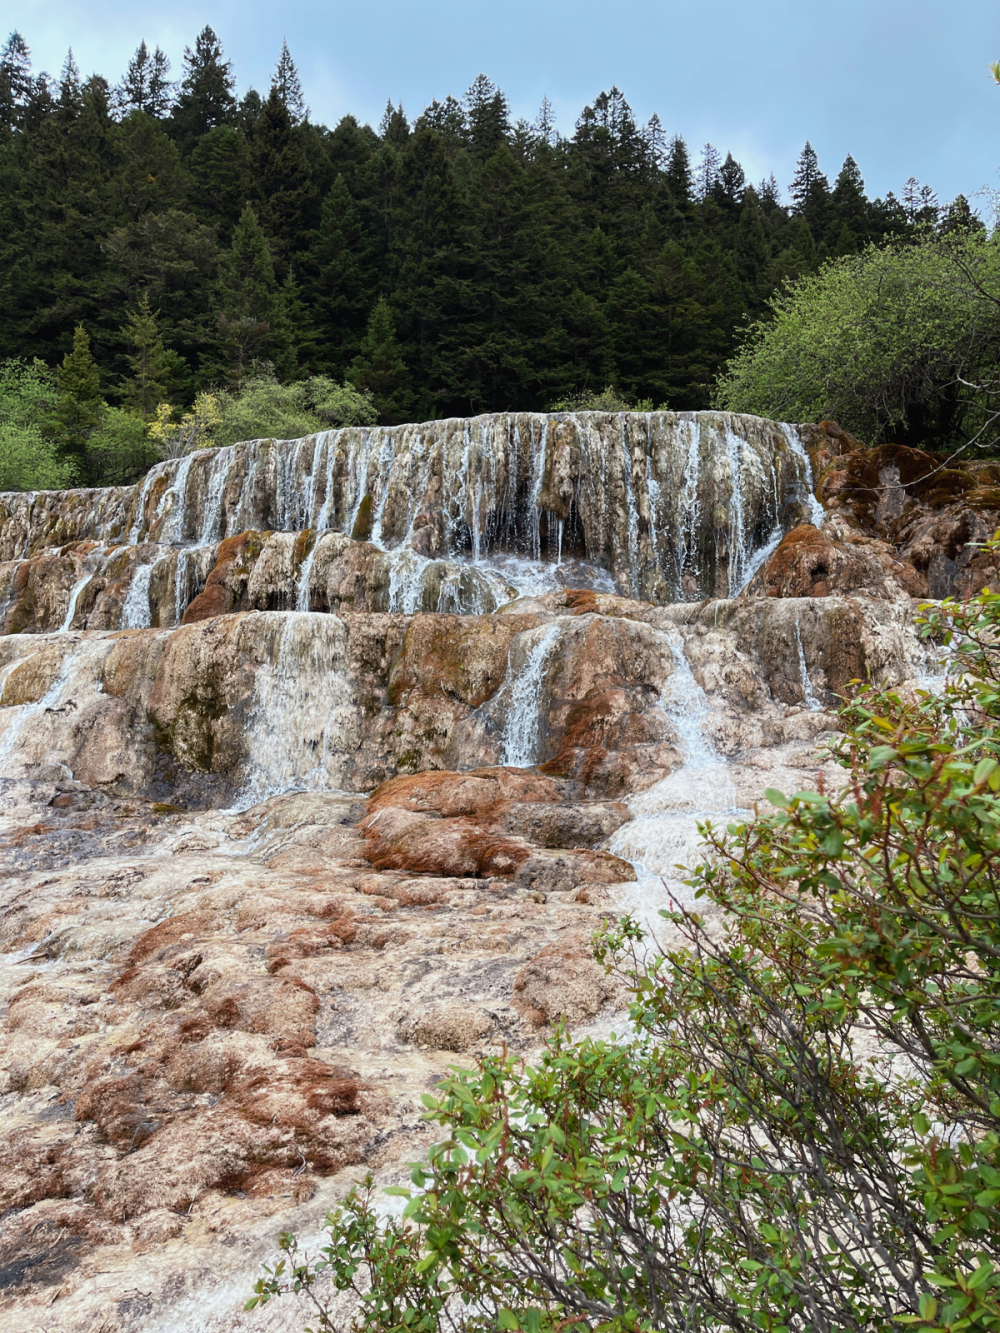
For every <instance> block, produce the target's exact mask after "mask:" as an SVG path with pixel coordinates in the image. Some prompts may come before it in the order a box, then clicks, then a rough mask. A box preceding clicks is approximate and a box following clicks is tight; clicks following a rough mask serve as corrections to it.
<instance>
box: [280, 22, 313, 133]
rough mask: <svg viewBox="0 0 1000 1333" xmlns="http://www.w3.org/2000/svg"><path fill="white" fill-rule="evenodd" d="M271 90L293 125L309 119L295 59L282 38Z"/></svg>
mask: <svg viewBox="0 0 1000 1333" xmlns="http://www.w3.org/2000/svg"><path fill="white" fill-rule="evenodd" d="M271 91H272V92H276V93H277V95H278V97H279V99H280V101H281V105H282V106H283V107H284V108H285V110H286V111H287V112H288V115H289V117H290V119H291V122H292V124H293V125H298V124H299V123H300V122H301V121H303V120H308V119H309V108H308V107H307V106H306V103H305V98H304V97H303V96H302V84H301V83H300V82H299V72H298V70H297V69H296V68H295V61H294V60H293V59H292V53H291V51H289V49H288V43H287V42H286V41H284V40H282V43H281V55H280V56H279V57H278V64H277V67H276V68H275V71H274V75H273V77H272V79H271Z"/></svg>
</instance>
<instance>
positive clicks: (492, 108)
mask: <svg viewBox="0 0 1000 1333" xmlns="http://www.w3.org/2000/svg"><path fill="white" fill-rule="evenodd" d="M463 101H464V103H465V117H466V123H467V125H468V133H469V141H470V143H471V144H472V148H473V151H474V152H475V153H476V154H477V155H478V156H479V157H481V158H487V157H492V156H493V154H494V153H495V152H496V150H497V149H498V148H499V147H500V144H501V143H502V142H503V141H504V140H505V139H506V138H507V136H508V135H509V134H510V108H509V107H508V105H507V98H506V97H505V96H504V94H503V93H502V92H501V91H500V89H499V88H498V87H497V86H496V84H495V83H493V82H492V81H491V80H490V79H488V78H487V77H486V75H485V74H477V75H476V77H475V78H474V79H473V81H472V83H471V84H470V85H469V88H468V90H467V92H466V94H465V97H464V99H463Z"/></svg>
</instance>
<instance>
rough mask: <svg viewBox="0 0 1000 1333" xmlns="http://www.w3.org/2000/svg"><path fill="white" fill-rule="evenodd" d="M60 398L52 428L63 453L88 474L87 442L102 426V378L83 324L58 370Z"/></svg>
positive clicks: (78, 328) (50, 427) (81, 472)
mask: <svg viewBox="0 0 1000 1333" xmlns="http://www.w3.org/2000/svg"><path fill="white" fill-rule="evenodd" d="M57 380H58V383H59V399H58V402H57V403H56V409H55V414H54V416H53V419H52V420H51V422H50V423H49V430H50V432H51V434H52V435H53V436H54V437H55V439H56V440H57V442H58V445H59V449H60V451H61V453H62V456H63V457H64V458H65V459H66V460H67V461H70V462H72V463H73V464H74V465H75V466H76V468H77V469H78V471H79V473H80V474H81V475H85V473H86V450H87V441H88V439H89V438H90V436H91V435H92V434H93V432H94V430H96V428H97V427H98V425H100V421H101V410H102V408H103V406H104V404H103V401H102V399H101V377H100V374H99V373H98V369H97V363H96V362H95V361H94V357H93V354H92V353H91V350H90V338H89V336H88V334H87V331H86V329H85V328H84V327H83V325H82V324H78V325H77V326H76V330H75V332H74V334H73V349H72V351H70V352H67V353H66V355H65V356H64V357H63V361H62V365H61V366H60V367H59V369H58V371H57Z"/></svg>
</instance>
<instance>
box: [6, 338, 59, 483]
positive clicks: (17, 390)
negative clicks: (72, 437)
mask: <svg viewBox="0 0 1000 1333" xmlns="http://www.w3.org/2000/svg"><path fill="white" fill-rule="evenodd" d="M58 399H59V390H58V387H57V385H56V383H55V378H54V376H53V374H52V372H51V371H50V370H49V369H48V368H47V367H45V366H43V365H42V364H41V363H40V362H35V363H34V364H33V365H27V364H26V363H25V362H24V361H17V360H11V361H0V491H34V490H59V489H62V488H63V487H66V486H72V485H73V484H74V482H75V480H76V476H77V470H76V467H75V466H74V464H73V462H72V461H71V460H69V459H67V458H65V457H64V456H63V455H62V452H61V450H60V448H59V446H58V444H57V443H56V442H55V440H53V439H52V438H51V436H50V435H48V434H46V433H45V431H44V429H43V425H42V423H43V422H44V421H46V420H47V419H48V418H50V417H51V416H52V415H53V413H54V412H55V409H56V404H57V402H58Z"/></svg>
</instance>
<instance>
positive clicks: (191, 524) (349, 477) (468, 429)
mask: <svg viewBox="0 0 1000 1333" xmlns="http://www.w3.org/2000/svg"><path fill="white" fill-rule="evenodd" d="M74 496H75V497H76V498H74V501H73V504H72V506H71V507H70V508H69V509H67V508H66V507H65V506H64V505H63V504H62V500H61V494H60V493H57V492H39V493H37V494H36V495H32V496H24V495H18V496H5V497H3V500H4V504H5V507H6V508H7V509H8V511H9V512H10V514H11V518H10V519H9V520H8V522H7V523H6V524H5V525H4V532H3V534H2V538H0V548H2V549H0V558H3V559H7V560H11V559H14V558H16V557H17V556H18V555H19V554H20V549H21V548H22V547H23V549H24V550H26V551H27V550H30V551H32V552H36V553H37V551H38V550H39V549H41V548H42V547H44V546H47V545H60V544H64V543H65V542H67V541H69V540H91V541H97V542H100V543H102V544H103V545H105V546H111V545H120V544H121V543H122V542H123V541H124V542H125V543H126V544H128V545H132V546H135V545H137V544H139V543H140V542H146V543H151V542H157V543H159V544H160V545H161V546H164V547H177V546H180V547H185V546H187V548H192V547H206V546H208V545H211V544H213V543H215V542H218V541H219V540H221V539H223V538H226V537H233V536H236V535H238V534H239V533H241V532H245V531H248V530H251V529H255V530H258V531H262V532H298V531H302V530H304V529H307V528H308V529H312V531H313V533H314V534H315V536H316V537H317V538H318V537H319V536H320V535H321V534H322V533H324V532H326V531H337V532H341V533H343V534H345V535H347V536H351V535H357V536H359V537H362V538H364V539H365V540H368V541H370V542H371V543H372V544H373V545H374V546H376V547H377V548H379V549H381V550H384V551H387V552H393V551H404V550H412V551H413V553H414V554H415V555H419V556H421V557H422V558H424V559H426V560H449V561H452V562H458V563H463V564H468V565H469V566H470V567H471V568H473V569H477V570H479V571H480V572H481V573H482V572H483V571H491V572H493V573H495V574H498V575H499V576H500V577H501V579H503V578H506V579H507V581H508V582H509V583H510V584H511V585H512V586H513V587H514V588H515V592H516V593H517V594H520V595H523V592H524V588H523V585H522V581H521V580H520V579H511V578H510V572H511V571H510V569H509V568H507V569H505V568H504V562H508V566H509V562H511V561H514V562H517V561H520V562H523V563H524V564H525V565H526V566H534V567H535V568H536V569H537V567H540V566H545V567H546V573H545V575H544V580H545V581H547V582H548V586H550V587H551V586H566V585H567V584H568V585H569V586H591V587H596V586H598V583H599V582H601V581H605V582H606V583H607V584H609V585H610V586H611V587H612V588H613V589H614V590H615V591H618V592H621V593H624V594H626V595H631V596H639V597H646V598H651V599H652V600H654V601H676V600H699V599H701V598H704V597H706V596H711V595H727V594H731V593H732V592H734V591H735V590H736V589H738V588H739V587H741V586H743V585H744V584H745V582H746V581H747V578H748V577H749V576H750V575H751V574H752V572H753V570H754V569H755V568H756V567H757V565H758V564H759V560H760V556H761V552H762V551H763V550H764V549H765V548H767V547H768V546H769V545H770V544H772V543H773V540H774V538H775V536H776V535H779V534H781V533H783V532H784V531H786V530H787V529H788V527H789V526H790V525H792V524H793V523H794V522H797V521H801V519H802V518H803V517H808V516H809V515H813V514H814V510H815V509H816V507H817V506H816V501H815V499H814V497H813V495H812V478H811V474H810V470H809V460H808V457H807V455H806V452H805V449H804V446H803V443H802V440H801V438H800V435H799V433H798V432H797V430H796V428H795V427H792V426H778V425H776V424H775V423H773V422H768V421H763V420H761V419H759V418H756V417H743V416H732V415H729V414H726V413H719V412H703V413H674V412H651V413H641V414H640V413H618V414H605V413H596V412H590V413H559V414H553V415H541V414H532V413H520V414H514V413H498V414H495V415H491V416H483V417H475V418H471V419H467V420H458V419H453V420H448V421H439V422H430V423H425V424H423V425H419V426H391V427H372V428H368V427H351V428H346V429H343V430H337V431H324V432H321V433H319V434H317V435H312V436H307V437H304V438H303V439H299V440H277V441H275V440H251V441H248V442H246V443H243V444H238V445H233V446H231V447H228V448H219V449H208V450H202V451H200V452H198V453H195V454H188V455H186V456H184V457H183V458H179V459H171V460H167V461H165V462H163V463H159V464H157V465H156V466H155V467H154V468H152V469H151V471H150V472H149V473H148V474H147V476H146V477H145V478H144V480H143V481H142V483H141V484H139V485H137V486H134V487H123V488H117V489H114V488H112V489H110V490H106V491H88V492H74ZM15 546H16V547H17V548H18V549H17V550H15V549H14V547H15ZM313 549H315V544H314V547H313ZM566 565H568V566H570V569H571V572H570V574H568V575H565V576H563V577H559V576H558V575H557V574H556V572H555V571H558V570H560V569H562V568H563V567H564V566H566ZM311 572H312V563H311V561H310V562H309V563H308V566H307V568H306V569H304V570H302V571H300V576H299V580H298V583H297V586H296V587H295V588H292V589H290V590H289V597H290V604H291V605H294V606H297V607H298V608H300V609H302V610H305V609H307V607H308V604H309V589H308V584H307V579H308V577H309V575H310V574H311ZM409 572H410V573H412V569H411V570H410V571H409ZM405 582H406V578H405V576H404V575H403V572H402V571H401V576H400V577H399V578H397V579H396V580H395V582H394V588H393V595H392V596H391V597H390V601H392V602H394V603H400V601H401V602H402V604H415V603H416V600H417V599H416V596H415V595H413V594H404V593H402V592H400V591H399V589H401V588H402V587H403V585H404V583H405ZM541 582H542V580H541V579H536V578H535V577H534V575H533V576H532V580H531V588H530V590H537V589H538V588H539V586H540V583H541ZM466 583H467V586H468V587H469V589H470V593H471V596H472V597H473V600H474V601H475V602H476V605H475V607H465V606H464V605H462V604H461V591H462V590H461V589H459V590H458V592H459V606H458V609H459V610H460V611H466V610H473V609H476V610H478V609H479V607H480V606H481V605H482V600H483V599H482V587H481V584H482V581H481V580H479V579H475V578H473V579H472V580H471V581H470V580H467V581H466ZM178 586H180V585H179V584H178Z"/></svg>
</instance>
